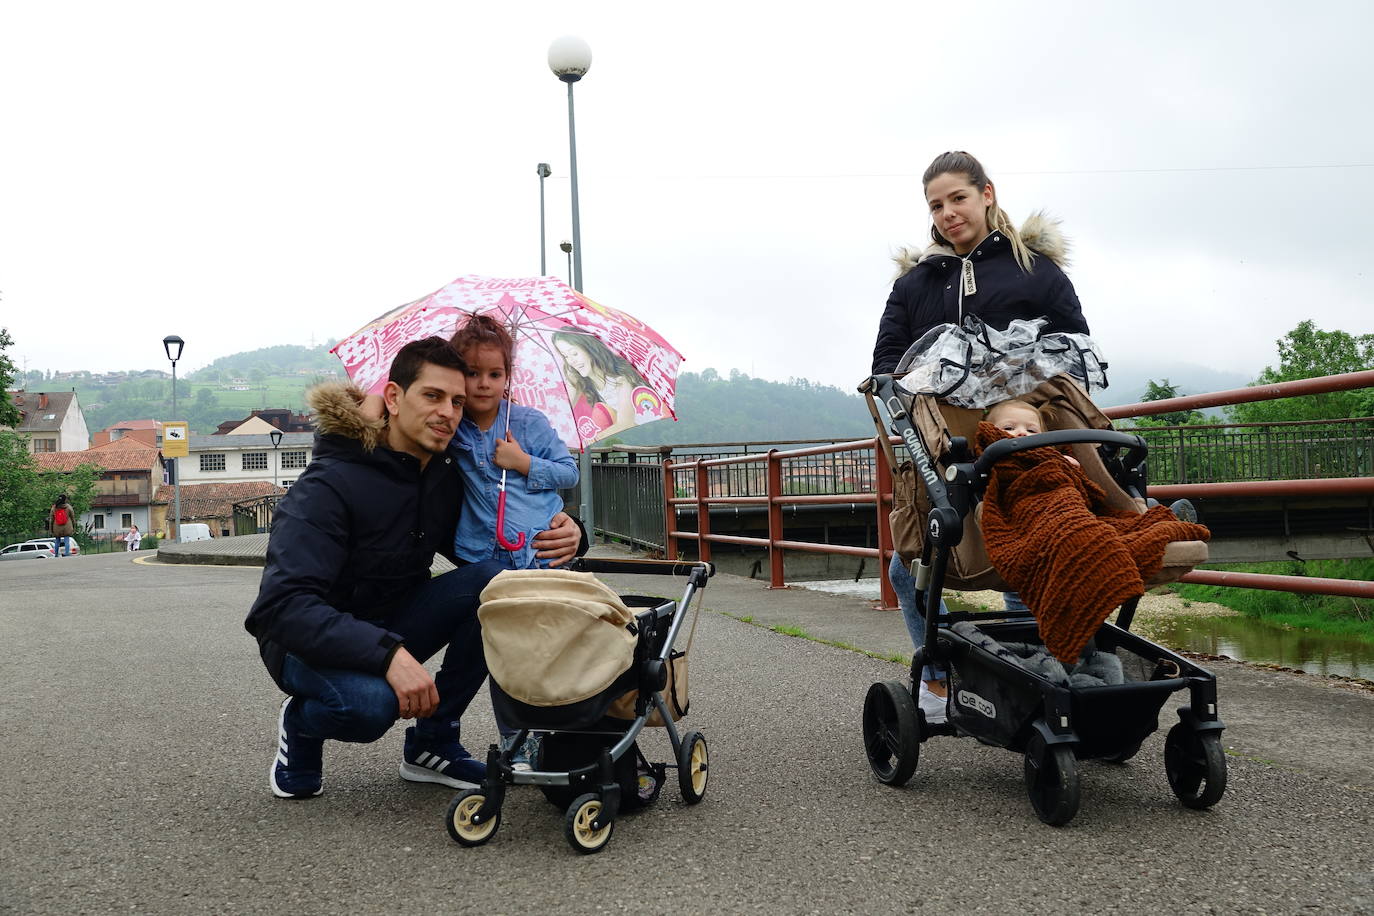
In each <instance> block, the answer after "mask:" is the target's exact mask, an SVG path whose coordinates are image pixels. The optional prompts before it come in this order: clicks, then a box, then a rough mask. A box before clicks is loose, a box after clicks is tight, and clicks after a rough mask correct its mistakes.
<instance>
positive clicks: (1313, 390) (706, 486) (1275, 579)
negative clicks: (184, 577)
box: [598, 371, 1374, 606]
mask: <svg viewBox="0 0 1374 916" xmlns="http://www.w3.org/2000/svg"><path fill="white" fill-rule="evenodd" d="M1371 386H1374V371H1368V372H1354V373H1346V374H1344V375H1337V376H1327V377H1324V378H1320V379H1305V380H1303V381H1299V382H1286V383H1282V384H1279V385H1269V386H1262V387H1259V388H1244V389H1234V390H1231V391H1223V392H1217V393H1215V394H1210V395H1195V396H1191V397H1188V398H1173V399H1169V400H1166V401H1155V402H1149V403H1141V404H1130V405H1125V406H1123V407H1117V408H1111V409H1108V410H1106V411H1104V413H1106V414H1107V416H1108V417H1112V418H1123V417H1133V416H1147V415H1153V414H1161V413H1170V412H1173V411H1176V410H1181V409H1193V408H1199V407H1213V406H1221V405H1224V404H1235V403H1242V402H1246V401H1258V400H1266V399H1270V398H1279V397H1293V396H1299V395H1304V394H1317V393H1321V392H1324V391H1344V390H1351V389H1355V388H1364V387H1371ZM1372 423H1374V421H1371V420H1370V419H1369V418H1365V419H1363V420H1356V421H1351V422H1350V423H1344V422H1334V421H1333V422H1327V423H1321V424H1313V423H1301V422H1300V423H1281V424H1262V425H1259V426H1255V425H1252V424H1241V426H1242V427H1244V428H1251V427H1253V428H1260V427H1265V428H1269V429H1271V430H1272V429H1276V428H1277V429H1283V430H1288V429H1292V430H1302V431H1299V432H1293V433H1291V434H1290V433H1287V432H1284V433H1281V434H1279V438H1280V440H1281V441H1283V442H1287V443H1288V445H1285V446H1283V447H1281V448H1280V449H1279V453H1284V450H1285V449H1287V450H1288V451H1289V452H1291V451H1292V447H1293V446H1295V445H1296V444H1298V443H1300V442H1302V441H1304V439H1305V440H1307V441H1312V442H1318V443H1324V445H1322V446H1319V448H1326V447H1328V446H1329V447H1330V448H1331V449H1334V451H1331V452H1329V454H1334V455H1339V456H1343V458H1344V459H1349V460H1352V461H1354V462H1355V464H1354V465H1353V466H1352V465H1351V464H1344V463H1340V464H1337V463H1334V462H1333V463H1332V464H1331V465H1327V466H1326V467H1322V462H1321V461H1316V462H1308V463H1307V464H1306V465H1305V467H1306V468H1307V469H1308V471H1309V472H1318V471H1320V472H1325V471H1326V470H1328V469H1329V470H1330V472H1331V473H1335V474H1343V475H1345V476H1340V477H1337V478H1335V479H1298V478H1290V479H1283V480H1274V479H1269V478H1266V479H1256V478H1254V477H1251V478H1248V479H1236V477H1235V476H1232V477H1230V478H1229V479H1227V480H1223V481H1216V482H1210V483H1193V482H1187V483H1176V484H1173V485H1169V484H1164V485H1160V486H1156V487H1152V488H1151V490H1150V493H1151V494H1152V495H1155V496H1156V497H1158V498H1161V499H1170V498H1178V497H1182V496H1185V495H1192V494H1197V495H1202V493H1203V491H1204V490H1205V493H1206V495H1212V496H1225V495H1233V496H1254V495H1307V494H1309V493H1312V492H1323V493H1328V492H1329V493H1339V494H1342V495H1348V494H1374V477H1371V476H1369V475H1368V472H1367V471H1361V470H1360V468H1367V467H1368V461H1369V454H1370V451H1369V440H1368V431H1369V428H1370V425H1371V424H1372ZM1361 424H1363V425H1362V426H1361ZM1318 425H1320V426H1322V427H1323V428H1325V429H1327V430H1334V431H1335V432H1333V433H1332V434H1331V435H1330V436H1322V435H1317V434H1315V433H1314V432H1313V427H1315V426H1318ZM1347 427H1348V430H1347V429H1346V428H1347ZM1220 428H1224V427H1210V428H1209V429H1220ZM1170 429H1174V428H1167V427H1157V428H1155V429H1154V430H1153V432H1156V433H1158V432H1164V433H1166V434H1167V432H1168V431H1169V430H1170ZM1269 436H1270V444H1271V445H1272V444H1273V442H1274V433H1272V432H1271V433H1270V434H1269ZM1285 437H1286V438H1285ZM1362 437H1363V438H1362ZM877 441H878V440H877V439H871V440H861V441H855V442H848V443H840V444H832V445H828V446H822V447H817V448H808V449H796V450H792V451H786V452H781V451H777V450H775V449H770V450H769V451H768V452H766V453H764V454H762V455H760V454H739V455H735V456H731V457H713V458H705V457H698V458H695V459H690V460H686V461H674V460H673V459H671V458H667V457H666V456H665V460H664V461H663V481H664V484H663V492H664V500H663V503H662V506H663V511H664V529H665V535H664V549H665V554H666V556H667V557H668V558H669V559H676V558H677V555H678V547H679V541H682V540H694V541H696V543H697V545H698V551H699V555H700V557H701V559H703V560H709V559H710V550H711V545H712V544H713V543H726V544H737V545H742V546H753V547H763V548H766V549H767V550H768V553H769V569H770V587H785V585H786V583H785V580H784V571H783V551H785V550H798V551H811V552H816V553H830V554H841V555H850V556H861V557H874V558H878V559H880V562H879V563H878V567H879V571H880V576H881V583H882V584H881V587H882V596H883V601H884V603H885V604H887V605H888V606H892V605H894V604H895V595H894V593H893V592H892V586H891V583H890V582H889V581H888V577H887V563H886V562H885V561H886V560H887V559H888V558H889V557H890V556H891V555H892V541H891V532H890V530H889V527H888V514H889V512H890V508H891V502H892V476H891V469H890V468H889V467H887V462H886V459H885V456H884V454H883V451H882V450H881V449H876V448H875V446H876V444H877ZM894 441H896V440H895V439H894ZM1223 446H1224V439H1223V440H1219V444H1217V445H1216V446H1215V447H1216V448H1217V449H1219V448H1221V447H1223ZM1209 449H1213V445H1212V444H1208V445H1206V446H1204V447H1203V449H1202V452H1203V453H1204V454H1206V453H1207V451H1208V450H1209ZM858 452H867V460H866V461H864V460H861V459H858V458H856V457H855V456H854V453H858ZM1269 453H1270V454H1274V451H1273V450H1272V449H1271V450H1270V451H1269ZM1166 454H1167V452H1166ZM1185 454H1186V452H1185ZM1320 454H1328V452H1320ZM822 456H829V457H824V458H822ZM839 456H844V457H843V458H841V457H839ZM818 459H820V464H819V466H820V467H824V468H826V470H825V471H824V472H818V471H817V470H816V468H817V467H818V465H817V463H816V462H817V460H818ZM794 462H796V463H797V464H795V465H794V464H793V463H794ZM1153 463H1154V462H1153V461H1152V464H1153ZM864 464H866V465H867V466H868V467H870V468H871V469H872V473H871V476H869V475H866V474H864V473H860V472H858V471H857V470H855V472H854V473H853V474H851V475H848V477H846V475H845V473H844V472H845V471H848V470H849V469H851V468H854V469H857V468H858V467H860V466H863V465H864ZM1270 466H1271V467H1274V465H1272V464H1271V465H1270ZM1285 466H1294V465H1285ZM784 468H787V470H786V471H785V470H784ZM798 468H801V470H800V472H798V470H797V469H798ZM1184 470H1185V474H1183V475H1180V476H1183V479H1184V480H1185V481H1187V480H1189V478H1188V477H1187V476H1186V464H1185V467H1184ZM1227 471H1228V473H1234V471H1235V468H1234V467H1229V468H1227ZM1318 476H1320V474H1318ZM851 478H852V479H853V480H854V481H855V482H856V483H857V482H859V481H863V482H864V483H865V484H866V485H865V486H864V487H863V488H862V489H859V488H857V487H856V489H855V491H854V492H850V493H844V494H840V493H834V492H831V493H815V492H811V493H799V492H797V491H798V489H799V486H798V485H804V486H805V487H810V488H813V489H814V487H815V486H816V484H817V483H818V482H819V481H820V480H826V479H828V480H829V481H831V485H832V486H834V483H835V481H838V480H841V479H851ZM1158 479H1159V478H1158V477H1157V476H1156V480H1158ZM785 481H789V482H791V483H792V484H793V486H791V487H789V486H787V485H786V484H785ZM870 481H871V482H870ZM599 482H600V478H598V483H599ZM845 503H871V504H873V505H874V511H875V519H876V521H877V528H878V532H879V545H878V547H877V548H868V547H851V546H847V545H835V544H822V543H814V542H805V541H795V540H788V539H786V538H784V537H783V514H782V508H783V507H784V506H787V505H807V504H810V505H836V504H845ZM684 506H693V507H695V510H696V517H697V530H696V531H684V530H681V527H680V526H679V524H678V518H677V509H678V507H684ZM712 506H764V507H766V508H767V511H768V537H766V538H758V537H742V536H736V535H720V534H713V533H712V532H711V521H710V509H711V507H712ZM1182 581H1184V582H1196V583H1200V584H1215V585H1228V586H1235V587H1244V588H1261V589H1276V590H1280V591H1310V590H1313V589H1314V588H1315V589H1320V591H1321V593H1324V594H1335V595H1348V596H1352V597H1365V598H1371V597H1374V583H1368V582H1353V581H1346V580H1334V579H1328V580H1314V579H1311V578H1306V577H1300V576H1298V577H1294V576H1266V575H1258V574H1247V573H1220V572H1215V571H1207V570H1197V571H1194V572H1191V573H1189V574H1188V575H1187V576H1185V577H1184V578H1183V580H1182Z"/></svg>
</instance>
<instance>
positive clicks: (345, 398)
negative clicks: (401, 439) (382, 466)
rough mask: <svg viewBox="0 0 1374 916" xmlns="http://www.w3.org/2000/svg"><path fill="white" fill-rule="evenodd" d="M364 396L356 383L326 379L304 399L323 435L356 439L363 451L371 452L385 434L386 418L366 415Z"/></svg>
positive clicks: (317, 428)
mask: <svg viewBox="0 0 1374 916" xmlns="http://www.w3.org/2000/svg"><path fill="white" fill-rule="evenodd" d="M364 397H366V395H365V394H364V393H363V390H362V389H361V388H359V387H358V386H357V385H354V384H351V383H345V382H325V383H324V384H322V385H316V386H315V387H314V388H311V389H310V390H309V391H307V392H306V393H305V402H306V403H307V404H309V405H310V406H311V408H312V409H313V410H314V411H315V429H316V430H317V431H319V433H320V435H322V436H330V435H333V436H344V437H346V438H349V439H357V440H358V441H359V442H360V443H362V447H363V450H364V451H369V452H370V451H372V450H373V449H374V448H376V447H377V446H378V445H380V444H381V443H382V440H383V439H384V438H385V437H386V421H385V420H369V419H367V418H366V417H364V416H363V413H362V404H363V398H364Z"/></svg>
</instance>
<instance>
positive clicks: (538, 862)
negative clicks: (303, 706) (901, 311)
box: [0, 554, 1374, 916]
mask: <svg viewBox="0 0 1374 916" xmlns="http://www.w3.org/2000/svg"><path fill="white" fill-rule="evenodd" d="M258 575H259V573H258V571H257V570H255V569H252V568H242V567H223V566H220V567H195V566H172V565H142V564H137V563H134V562H132V561H131V559H130V558H129V557H128V556H127V555H120V554H116V555H106V556H90V557H81V558H75V559H71V560H56V561H35V562H31V563H5V564H0V637H3V645H4V648H5V660H4V662H3V666H0V671H2V672H3V684H4V690H3V691H0V734H3V736H4V740H3V742H0V774H2V775H0V789H2V790H3V791H0V833H2V834H3V837H4V847H5V848H4V851H3V853H0V913H7V914H8V913H63V914H67V913H111V912H116V911H118V912H153V913H274V914H275V913H292V914H306V913H336V912H344V911H346V912H350V913H394V912H405V911H422V912H428V913H436V912H482V913H524V912H535V911H541V912H549V911H556V912H560V913H597V912H636V913H671V914H675V916H676V914H692V913H755V912H758V913H902V912H929V913H936V912H942V913H951V912H952V913H983V912H986V913H1003V912H1018V911H1031V912H1055V911H1063V912H1093V913H1098V912H1155V913H1163V912H1169V913H1209V912H1217V913H1297V912H1303V913H1311V912H1317V913H1374V780H1371V779H1369V778H1368V777H1369V773H1370V770H1369V769H1368V766H1369V765H1368V761H1367V760H1366V759H1364V749H1365V748H1367V747H1368V745H1367V744H1366V745H1363V746H1362V747H1361V748H1360V749H1358V750H1356V751H1352V750H1351V749H1350V748H1345V749H1344V750H1342V751H1340V752H1339V753H1335V754H1323V753H1322V749H1321V747H1320V745H1321V743H1322V742H1324V741H1333V742H1336V743H1340V742H1348V741H1349V740H1350V735H1351V734H1364V733H1367V732H1369V731H1370V730H1371V728H1372V727H1374V695H1371V694H1369V693H1361V692H1358V691H1349V690H1341V691H1336V690H1331V689H1328V688H1327V687H1326V686H1323V685H1319V686H1316V687H1314V686H1312V685H1311V684H1309V683H1307V680H1306V679H1302V678H1298V677H1295V676H1291V675H1282V674H1278V673H1274V672H1263V673H1260V674H1257V675H1256V674H1253V673H1245V672H1243V670H1242V669H1241V668H1240V666H1235V667H1234V668H1231V667H1227V668H1225V670H1224V671H1222V672H1221V674H1220V677H1221V684H1220V696H1221V704H1222V711H1223V716H1224V717H1227V719H1228V724H1229V725H1230V728H1229V729H1228V731H1227V733H1226V743H1227V746H1228V747H1229V748H1231V749H1232V756H1230V757H1229V758H1228V762H1229V766H1230V785H1229V789H1228V792H1227V794H1226V797H1225V798H1224V799H1223V800H1222V802H1221V803H1220V804H1219V805H1218V806H1217V807H1216V808H1214V809H1212V810H1211V811H1207V812H1195V811H1190V810H1187V809H1184V808H1183V807H1182V806H1180V805H1179V804H1178V803H1177V801H1176V800H1175V799H1174V798H1173V796H1172V795H1171V794H1170V792H1169V789H1168V785H1167V783H1166V781H1165V777H1164V771H1163V765H1162V746H1163V739H1162V734H1156V735H1155V736H1153V737H1152V738H1151V739H1150V740H1149V741H1148V742H1147V743H1146V745H1145V748H1144V749H1143V750H1142V752H1141V753H1140V755H1139V756H1138V757H1137V758H1135V759H1134V760H1133V761H1131V762H1130V763H1128V764H1126V765H1125V766H1111V765H1105V764H1099V763H1092V762H1089V763H1085V764H1084V765H1083V769H1082V778H1083V805H1082V808H1081V810H1080V813H1079V815H1078V817H1077V818H1076V819H1075V820H1074V821H1073V822H1072V823H1071V824H1069V825H1068V826H1067V827H1064V828H1061V829H1055V828H1050V827H1046V826H1044V825H1043V824H1041V823H1040V822H1039V821H1038V820H1037V819H1036V817H1035V815H1034V813H1033V812H1032V810H1031V808H1030V805H1029V803H1028V802H1027V799H1026V795H1025V790H1024V786H1023V783H1022V776H1021V760H1020V758H1019V757H1016V756H1013V755H1012V754H1010V753H1008V752H1006V751H1003V750H999V749H995V748H990V747H984V746H982V745H979V744H977V743H976V742H973V741H971V740H968V739H963V740H959V739H953V738H940V739H935V740H933V741H931V742H929V743H927V744H926V745H924V746H923V748H922V753H921V764H920V769H919V770H918V771H917V774H916V776H915V778H914V779H913V780H912V781H911V783H910V784H909V785H908V786H907V787H906V788H904V789H900V790H894V789H891V788H889V787H886V786H883V785H881V784H879V783H878V782H876V781H875V780H874V779H873V778H872V777H871V775H870V774H869V771H868V767H867V764H866V762H865V760H864V757H863V751H862V747H861V743H860V740H859V710H860V708H861V704H862V699H863V696H864V693H865V691H866V690H867V688H868V686H869V684H870V683H872V682H873V681H875V680H884V679H900V678H902V677H903V675H904V673H905V672H904V670H903V668H902V667H901V666H899V665H897V664H895V663H892V662H888V661H882V660H878V659H874V658H870V657H868V656H865V655H862V654H859V653H856V652H853V651H848V650H845V649H839V648H834V647H830V646H826V645H821V644H818V643H815V642H810V641H807V640H804V639H798V638H794V637H789V636H783V635H780V634H777V633H774V632H771V631H769V630H766V629H763V628H761V627H759V626H755V625H751V624H748V623H744V622H741V621H739V620H735V619H732V618H731V617H727V616H725V615H723V614H720V613H715V612H714V611H708V612H707V613H705V614H704V616H703V618H702V620H701V623H700V626H699V627H698V630H697V635H696V643H695V645H694V646H693V650H692V655H691V659H692V677H691V684H692V704H693V705H692V712H691V715H690V716H689V717H688V718H687V719H685V720H684V724H689V725H690V726H691V727H695V728H699V729H701V730H702V731H703V732H704V733H705V735H706V737H707V739H708V741H709V743H710V749H711V764H712V771H711V780H710V785H709V788H708V791H707V796H706V799H705V801H704V802H702V803H701V804H700V805H698V806H695V807H690V808H689V807H687V806H685V805H684V804H683V803H682V802H681V800H680V797H679V794H678V791H677V788H676V785H675V784H670V785H669V786H668V788H666V789H665V790H664V794H663V797H662V799H661V800H660V801H659V803H658V804H657V805H656V806H655V807H653V808H651V809H650V810H648V811H646V812H643V813H640V814H636V815H631V816H628V817H626V818H624V819H622V820H621V821H619V822H618V823H617V825H616V832H615V836H614V838H613V839H612V841H611V844H610V846H609V848H608V849H607V850H606V851H605V852H603V853H602V854H600V855H596V856H579V855H576V854H575V853H573V852H572V851H571V850H570V849H569V847H568V846H567V843H566V841H565V840H564V839H563V835H562V813H561V812H559V811H557V810H555V809H554V808H553V807H552V806H550V805H549V804H548V803H546V802H545V801H544V800H543V798H542V796H540V795H539V794H538V792H537V791H536V790H532V789H524V790H516V791H514V792H513V793H512V795H510V796H509V797H508V799H507V803H506V806H505V809H504V812H503V822H502V825H501V828H500V831H499V833H498V834H497V836H496V837H495V838H494V839H493V840H492V842H490V843H489V844H488V845H486V846H484V847H481V848H478V849H464V848H461V847H459V846H457V845H456V844H454V843H453V842H452V841H451V840H450V839H449V837H448V835H447V833H446V831H445V829H444V825H443V818H444V812H445V809H446V807H447V805H448V802H449V800H450V798H451V797H452V793H451V792H450V791H449V790H447V789H444V788H442V787H437V786H426V785H413V784H409V783H406V782H404V781H402V780H401V779H400V778H399V777H398V776H397V773H396V766H397V763H398V761H399V757H400V752H401V731H400V729H396V730H394V731H393V732H392V733H391V734H390V735H388V736H387V737H386V738H384V739H383V740H382V741H380V742H377V743H376V744H373V745H368V746H352V745H335V744H332V743H331V744H330V745H329V746H328V747H327V749H326V757H325V794H324V795H323V796H321V797H320V798H317V799H314V800H311V801H307V802H286V801H279V800H277V799H275V798H273V797H272V796H271V794H270V793H269V791H268V789H267V784H266V774H267V767H268V763H269V761H270V760H271V758H272V756H273V753H274V751H275V740H274V728H275V715H276V709H277V706H278V702H279V695H278V693H277V691H276V689H275V687H274V686H273V685H272V683H271V681H270V680H269V679H268V677H267V675H266V673H265V672H264V671H263V669H262V666H261V664H260V662H259V661H258V658H257V653H256V646H255V645H254V643H253V641H252V640H251V639H250V638H249V637H248V635H247V634H246V633H245V632H244V630H243V627H242V620H243V616H244V613H245V611H246V609H247V607H248V605H249V603H250V602H251V600H252V597H253V595H254V594H255V592H256V588H257V581H258ZM727 578H728V577H720V579H719V580H717V581H714V582H713V583H712V585H713V586H717V585H718V586H720V587H718V588H714V587H713V588H708V589H707V590H706V596H705V597H706V599H707V602H706V603H707V605H708V606H710V607H718V608H720V609H721V610H724V611H728V612H730V613H732V614H736V615H740V614H741V613H748V614H751V615H752V614H753V613H754V612H752V611H751V610H750V609H749V608H746V607H743V606H742V605H743V603H744V601H745V600H746V598H738V600H735V599H733V598H732V596H741V595H754V598H753V599H749V600H756V601H758V602H773V603H774V604H775V605H776V603H778V602H788V601H794V600H795V601H799V602H800V601H812V600H823V601H826V602H829V603H830V604H832V605H833V613H834V615H835V616H836V617H837V618H838V617H843V616H845V615H855V614H862V613H863V612H864V611H863V609H862V602H858V601H853V600H851V599H843V598H833V597H827V598H823V599H816V598H814V597H813V595H814V593H777V592H772V593H768V592H763V591H762V590H759V589H757V588H755V585H756V584H755V583H749V582H748V580H740V581H734V582H731V581H726V580H727ZM648 583H658V584H659V585H660V587H658V588H654V587H651V586H650V584H648ZM615 584H616V587H617V588H621V589H622V590H633V591H640V592H643V591H649V592H651V593H673V592H674V591H675V590H676V587H675V586H672V585H671V583H669V582H667V581H665V580H650V579H648V577H625V578H620V579H617V580H615ZM665 585H666V586H668V588H666V589H665V588H662V587H661V586H665ZM749 589H753V590H752V591H749ZM713 598H714V599H715V600H712V599H713ZM895 625H896V626H897V627H900V622H896V624H895ZM883 626H886V627H887V628H889V629H890V628H891V627H892V626H893V622H892V618H891V617H888V618H887V619H886V620H885V621H884V623H883ZM1232 684H1234V685H1235V686H1234V688H1232V689H1231V690H1230V692H1229V693H1228V687H1229V686H1230V685H1232ZM1294 697H1296V698H1299V699H1300V702H1297V701H1295V702H1296V707H1295V708H1301V709H1303V710H1305V712H1304V714H1303V715H1302V716H1301V717H1299V718H1294V717H1292V716H1289V717H1287V718H1285V717H1283V716H1282V715H1275V716H1270V715H1269V712H1271V711H1282V710H1285V709H1287V708H1289V706H1290V698H1294ZM1323 697H1324V698H1327V699H1328V700H1330V702H1322V698H1323ZM1314 698H1316V699H1315V700H1314ZM1324 710H1328V711H1329V712H1323V711H1324ZM1162 721H1163V722H1164V724H1165V725H1166V727H1167V725H1168V724H1169V722H1171V721H1173V715H1172V713H1171V712H1169V711H1168V710H1166V712H1165V713H1164V718H1163V720H1162ZM1271 721H1277V722H1282V723H1285V725H1284V727H1283V728H1282V729H1280V730H1279V731H1281V733H1277V732H1276V733H1275V734H1272V735H1270V736H1269V737H1266V732H1265V729H1266V722H1271ZM1352 727H1353V728H1354V731H1353V732H1352ZM465 728H466V732H465V739H467V740H468V741H469V746H470V747H471V746H476V745H481V744H482V743H484V742H485V741H487V740H491V739H492V738H493V737H494V735H495V727H494V724H493V722H492V719H491V714H490V707H489V705H488V704H487V701H486V697H485V693H484V694H483V695H482V696H480V697H479V698H478V701H477V703H476V704H475V707H474V710H473V711H472V712H470V714H469V717H468V719H467V720H466V724H465ZM1269 729H1270V731H1271V732H1275V727H1273V726H1269ZM1268 746H1272V747H1273V748H1274V750H1273V751H1272V752H1266V753H1271V754H1272V755H1273V756H1270V757H1265V756H1264V755H1263V754H1261V753H1256V752H1255V748H1257V747H1268ZM647 747H648V751H649V753H650V756H651V757H652V756H654V754H655V752H657V753H659V754H662V753H663V751H664V749H665V748H666V747H667V742H666V740H665V739H663V737H662V735H661V734H657V735H654V736H651V737H650V739H649V740H648V741H647ZM1237 748H1239V750H1237ZM1286 749H1287V750H1286ZM1288 750H1292V753H1291V754H1289V753H1288ZM1304 755H1306V756H1304ZM1275 757H1277V758H1279V759H1275ZM660 759H661V758H660ZM1343 761H1348V764H1349V765H1347V764H1346V763H1344V762H1343Z"/></svg>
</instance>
